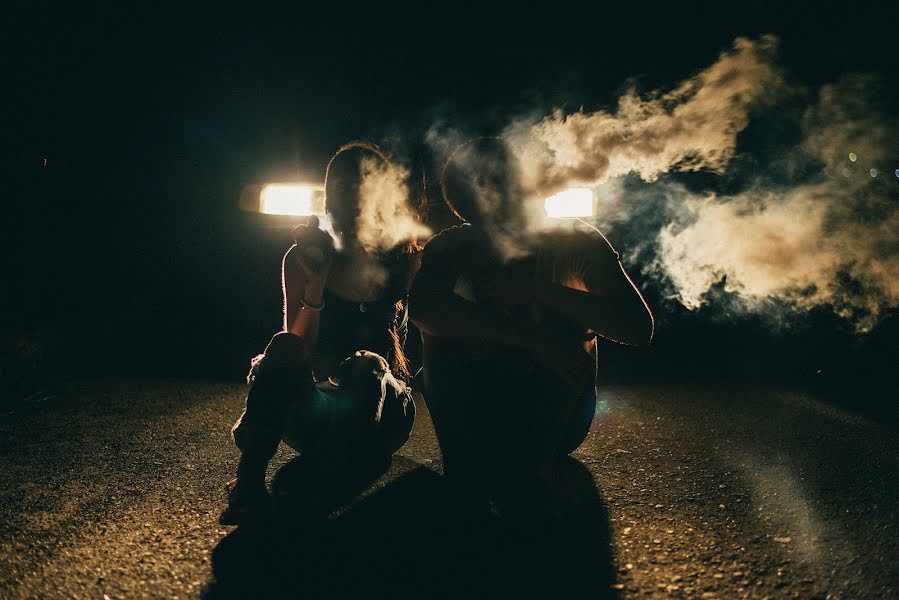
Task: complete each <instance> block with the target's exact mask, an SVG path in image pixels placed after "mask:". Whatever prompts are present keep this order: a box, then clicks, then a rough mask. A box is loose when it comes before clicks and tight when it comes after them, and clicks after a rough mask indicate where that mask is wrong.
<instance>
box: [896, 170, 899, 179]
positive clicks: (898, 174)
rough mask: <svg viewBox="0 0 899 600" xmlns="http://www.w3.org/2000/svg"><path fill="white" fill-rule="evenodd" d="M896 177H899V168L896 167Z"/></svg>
mask: <svg viewBox="0 0 899 600" xmlns="http://www.w3.org/2000/svg"><path fill="white" fill-rule="evenodd" d="M896 177H899V169H896Z"/></svg>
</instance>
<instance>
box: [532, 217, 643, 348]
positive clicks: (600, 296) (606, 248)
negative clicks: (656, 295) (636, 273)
mask: <svg viewBox="0 0 899 600" xmlns="http://www.w3.org/2000/svg"><path fill="white" fill-rule="evenodd" d="M570 255H571V256H581V257H583V258H582V259H581V260H582V261H584V262H582V263H581V264H584V265H585V268H584V270H583V271H581V272H580V278H581V279H582V280H583V281H582V283H583V285H584V287H585V288H586V289H572V288H570V287H565V286H563V285H560V284H557V283H547V284H538V285H537V286H535V288H534V290H533V291H532V294H533V299H534V300H535V301H536V302H538V303H539V304H541V305H543V306H545V307H547V308H549V309H551V310H553V311H554V312H557V313H559V314H561V315H562V316H564V317H566V318H568V319H570V320H571V321H572V322H574V323H576V324H578V325H579V326H581V327H584V328H586V329H591V330H593V331H595V332H596V333H597V334H599V335H601V336H602V337H604V338H607V339H610V340H612V341H615V342H619V343H622V344H629V345H632V346H643V345H646V344H648V343H649V342H650V341H651V340H652V335H653V329H654V322H653V317H652V312H651V311H650V310H649V306H648V305H647V304H646V300H644V298H643V295H642V294H641V293H640V291H639V290H638V289H637V286H636V285H634V282H633V280H631V278H630V276H629V275H628V274H627V271H626V270H625V269H624V266H623V265H622V264H621V262H620V261H619V259H618V254H617V253H616V252H615V250H614V249H613V248H612V247H611V245H610V244H609V243H608V241H607V240H606V239H605V237H603V236H602V234H600V233H599V232H596V234H586V235H583V237H580V238H575V240H574V242H573V247H571V250H570Z"/></svg>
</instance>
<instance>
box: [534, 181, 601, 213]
mask: <svg viewBox="0 0 899 600" xmlns="http://www.w3.org/2000/svg"><path fill="white" fill-rule="evenodd" d="M543 207H544V208H545V209H546V216H548V217H552V218H554V219H565V218H575V217H592V216H593V191H592V190H590V189H589V188H569V189H567V190H565V191H562V192H559V193H558V194H555V195H554V196H550V197H549V198H547V199H546V200H545V202H544V204H543Z"/></svg>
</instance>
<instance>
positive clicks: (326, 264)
mask: <svg viewBox="0 0 899 600" xmlns="http://www.w3.org/2000/svg"><path fill="white" fill-rule="evenodd" d="M291 237H293V240H294V242H295V243H296V248H295V250H294V251H293V252H291V253H290V254H291V256H292V257H294V260H295V261H296V263H297V264H298V265H299V266H300V268H301V269H302V270H303V273H304V274H305V275H306V280H307V282H310V283H320V282H324V280H325V279H326V278H327V276H328V272H329V271H330V269H331V262H332V260H333V258H334V239H333V238H332V237H331V236H330V235H329V234H328V233H327V232H325V231H322V230H321V229H319V227H318V217H315V216H312V217H309V220H308V222H307V223H306V224H305V225H300V226H298V227H296V228H294V230H293V231H292V232H291Z"/></svg>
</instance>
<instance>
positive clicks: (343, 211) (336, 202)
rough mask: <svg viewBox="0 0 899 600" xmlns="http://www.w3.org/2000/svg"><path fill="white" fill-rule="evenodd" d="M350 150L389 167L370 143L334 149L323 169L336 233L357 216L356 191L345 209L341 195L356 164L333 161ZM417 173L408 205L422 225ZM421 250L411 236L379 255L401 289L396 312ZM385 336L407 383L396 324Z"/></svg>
mask: <svg viewBox="0 0 899 600" xmlns="http://www.w3.org/2000/svg"><path fill="white" fill-rule="evenodd" d="M353 150H360V151H364V152H370V153H371V154H373V155H374V156H376V157H377V158H378V159H379V160H381V161H383V163H384V164H386V165H388V166H391V165H392V163H391V161H390V159H389V158H388V157H387V155H386V154H385V153H384V151H383V150H381V148H380V147H379V146H378V145H377V144H375V143H373V142H369V141H365V140H354V141H351V142H348V143H346V144H344V145H342V146H341V147H340V148H338V149H337V152H335V153H334V155H333V156H332V157H331V159H330V160H329V161H328V165H327V167H326V168H325V211H326V212H327V213H328V214H329V215H332V216H333V217H334V219H333V220H332V223H333V225H334V226H335V228H337V229H338V231H339V230H340V228H342V227H345V226H346V225H347V223H348V221H350V220H351V219H355V218H357V217H358V190H357V189H353V190H350V193H351V194H352V195H354V196H355V198H354V199H355V200H356V203H355V205H354V206H348V204H347V202H346V196H345V192H347V191H348V190H347V187H346V186H347V179H350V180H352V183H353V185H356V186H357V185H358V184H359V182H360V179H361V173H360V172H359V171H358V164H357V163H355V162H352V161H351V162H349V163H348V164H347V165H343V164H340V163H336V162H335V161H336V160H337V158H338V157H340V156H341V155H343V154H344V153H346V152H350V151H353ZM340 169H350V171H349V172H343V173H340V174H338V173H337V171H338V170H340ZM353 169H355V170H353ZM418 171H419V172H420V177H416V175H415V174H414V175H413V176H412V177H410V179H413V178H414V179H416V180H417V181H416V182H415V183H414V184H412V185H410V194H409V195H410V197H409V199H408V204H409V208H410V209H411V210H412V214H413V215H414V217H415V219H416V220H417V221H419V222H422V221H424V219H425V215H426V213H427V204H428V202H427V186H426V180H425V175H424V170H423V169H419V170H418ZM411 183H412V182H410V184H411ZM421 250H422V245H421V244H420V243H419V242H418V240H417V239H416V238H415V237H412V238H410V239H408V240H405V241H404V242H403V243H401V244H400V245H398V246H397V247H395V248H393V249H391V250H390V251H388V252H385V253H381V254H380V255H379V260H381V261H382V262H383V263H386V264H384V266H385V268H386V269H387V272H388V273H389V278H388V279H389V280H391V281H396V282H397V284H401V285H402V286H403V292H404V293H403V294H402V297H400V298H399V299H397V301H396V303H395V308H396V310H397V312H398V313H399V312H402V311H405V310H406V305H407V300H406V294H405V285H406V283H407V278H408V274H409V272H410V269H411V266H412V264H413V262H414V260H413V255H414V254H416V253H418V252H421ZM391 292H395V290H389V289H388V290H385V293H391ZM388 334H389V336H390V339H391V351H390V356H389V357H388V358H389V362H390V367H391V369H392V370H393V372H394V373H395V374H396V376H397V377H400V378H402V379H403V380H404V381H407V382H408V381H409V379H410V375H411V374H410V371H409V362H408V360H407V358H406V354H405V351H404V348H403V347H404V344H405V342H406V340H405V337H406V336H405V333H402V334H401V333H400V331H399V324H398V323H396V322H394V323H393V324H392V325H391V326H390V328H389V330H388Z"/></svg>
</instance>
